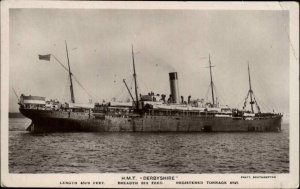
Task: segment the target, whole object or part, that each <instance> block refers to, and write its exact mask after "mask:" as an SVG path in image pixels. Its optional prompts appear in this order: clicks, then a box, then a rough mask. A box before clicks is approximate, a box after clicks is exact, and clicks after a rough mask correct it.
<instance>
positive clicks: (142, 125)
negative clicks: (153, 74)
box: [20, 109, 282, 132]
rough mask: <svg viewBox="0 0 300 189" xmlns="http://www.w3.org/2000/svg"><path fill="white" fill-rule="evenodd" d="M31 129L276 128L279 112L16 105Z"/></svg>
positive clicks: (198, 129) (211, 129) (278, 127)
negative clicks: (175, 112) (235, 114)
mask: <svg viewBox="0 0 300 189" xmlns="http://www.w3.org/2000/svg"><path fill="white" fill-rule="evenodd" d="M20 112H21V113H22V114H23V115H24V116H26V117H28V118H29V119H31V120H32V124H31V125H30V126H29V127H28V130H29V131H32V132H123V131H128V132H278V131H281V119H282V115H276V116H273V117H269V118H261V119H256V120H244V119H238V118H236V119H235V118H231V117H205V116H157V115H156V116H154V115H147V114H145V115H140V116H137V115H135V116H112V115H105V116H102V117H97V116H96V117H95V116H94V115H93V114H92V113H90V112H87V113H83V112H80V113H76V112H66V111H46V110H33V109H20Z"/></svg>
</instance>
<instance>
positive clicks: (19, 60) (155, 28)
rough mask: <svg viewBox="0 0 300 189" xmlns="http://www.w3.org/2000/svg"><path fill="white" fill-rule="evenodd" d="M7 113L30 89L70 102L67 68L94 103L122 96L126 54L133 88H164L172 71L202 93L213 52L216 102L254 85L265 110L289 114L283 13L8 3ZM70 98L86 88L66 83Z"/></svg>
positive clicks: (80, 98)
mask: <svg viewBox="0 0 300 189" xmlns="http://www.w3.org/2000/svg"><path fill="white" fill-rule="evenodd" d="M9 21H10V23H9V31H10V32H9V35H10V39H9V40H10V41H9V45H10V47H9V48H10V49H9V53H10V59H9V61H10V62H9V86H10V91H9V111H10V112H16V111H18V105H17V97H16V96H15V94H14V93H13V90H12V88H14V89H15V90H16V92H17V94H18V96H20V94H25V95H36V96H45V97H47V98H48V99H58V100H60V101H63V102H64V101H70V91H69V78H68V73H67V72H66V71H65V70H64V69H63V68H62V66H61V65H60V64H58V63H57V62H56V60H55V59H53V57H51V60H50V61H43V60H39V59H38V55H45V54H50V53H51V54H53V55H54V56H55V57H57V59H59V60H60V61H61V62H62V63H63V64H64V65H65V66H67V55H66V47H65V41H66V42H67V45H68V51H69V59H70V66H71V71H72V73H73V74H74V75H75V77H76V78H77V79H78V80H79V81H80V83H81V84H82V85H83V86H84V88H85V89H86V90H87V91H88V93H89V94H91V96H92V99H93V102H96V101H100V102H102V100H106V101H109V100H111V99H112V98H113V97H115V98H117V99H126V98H129V94H128V92H127V91H126V88H125V85H124V83H123V79H126V82H127V84H128V85H129V86H133V85H132V74H133V68H132V55H131V47H132V46H133V49H134V54H135V55H134V58H135V64H136V71H137V80H138V86H139V92H140V93H142V94H147V93H148V92H150V91H153V92H154V93H155V94H157V93H158V94H167V95H169V94H170V87H169V78H168V73H169V72H174V71H176V72H178V79H179V93H180V95H182V96H184V98H185V99H187V97H188V95H191V96H192V99H198V98H199V99H201V98H206V99H208V100H211V94H210V93H209V91H208V87H209V82H210V76H209V69H208V68H207V66H208V56H209V55H210V57H211V62H212V65H214V66H215V67H213V68H212V73H213V82H214V85H215V86H216V93H217V96H218V100H219V102H220V103H221V104H227V105H229V106H231V107H233V108H242V106H243V100H244V98H245V97H246V95H247V92H248V90H249V84H248V72H247V66H248V63H249V65H250V70H251V80H252V89H253V91H254V95H255V97H256V99H257V101H258V103H259V105H260V107H261V109H262V110H263V111H272V110H273V109H274V110H275V112H282V113H288V112H289V37H288V34H289V14H288V12H287V11H262V10H261V11H255V10H251V11H250V10H240V11H238V10H232V11H230V10H125V9H124V10H117V9H110V10H108V9H106V10H105V9H10V14H9ZM74 93H75V100H76V102H78V103H87V102H88V101H89V99H90V98H91V96H89V95H87V93H86V92H85V91H84V90H83V89H82V88H81V87H80V86H79V85H78V84H77V83H76V82H75V81H74Z"/></svg>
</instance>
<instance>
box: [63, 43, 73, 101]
mask: <svg viewBox="0 0 300 189" xmlns="http://www.w3.org/2000/svg"><path fill="white" fill-rule="evenodd" d="M65 43H66V52H67V59H68V67H69V76H70V83H71V85H70V91H71V102H72V103H75V98H74V90H73V82H72V73H71V68H70V61H69V53H68V46H67V41H65Z"/></svg>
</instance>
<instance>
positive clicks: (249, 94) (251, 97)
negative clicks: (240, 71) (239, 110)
mask: <svg viewBox="0 0 300 189" xmlns="http://www.w3.org/2000/svg"><path fill="white" fill-rule="evenodd" d="M248 77H249V91H248V93H247V97H246V98H245V101H244V106H243V110H245V108H246V104H247V100H248V97H249V96H250V105H251V113H252V114H253V113H254V109H253V104H255V105H256V108H257V111H258V113H260V107H259V105H258V104H257V101H256V99H255V96H254V93H253V90H252V86H251V77H250V66H249V62H248Z"/></svg>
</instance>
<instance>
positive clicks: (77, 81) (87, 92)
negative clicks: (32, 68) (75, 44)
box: [50, 54, 99, 99]
mask: <svg viewBox="0 0 300 189" xmlns="http://www.w3.org/2000/svg"><path fill="white" fill-rule="evenodd" d="M50 55H51V56H52V57H53V58H54V59H55V60H56V61H57V62H58V63H59V64H60V65H61V66H62V67H63V68H64V69H65V70H66V71H67V72H69V69H68V68H67V67H66V66H64V64H63V63H62V62H61V61H59V60H58V58H56V56H54V55H53V54H50ZM71 75H72V76H73V78H74V80H75V81H76V83H77V84H78V85H79V86H80V87H81V88H82V89H83V90H84V92H86V94H87V95H88V96H89V97H90V98H92V99H97V98H95V96H94V95H92V94H91V93H90V92H89V91H88V90H87V89H86V88H85V87H83V85H82V84H81V83H80V82H79V80H78V79H77V78H76V76H75V75H74V74H73V73H72V72H71ZM97 97H98V96H97ZM98 98H99V97H98Z"/></svg>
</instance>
